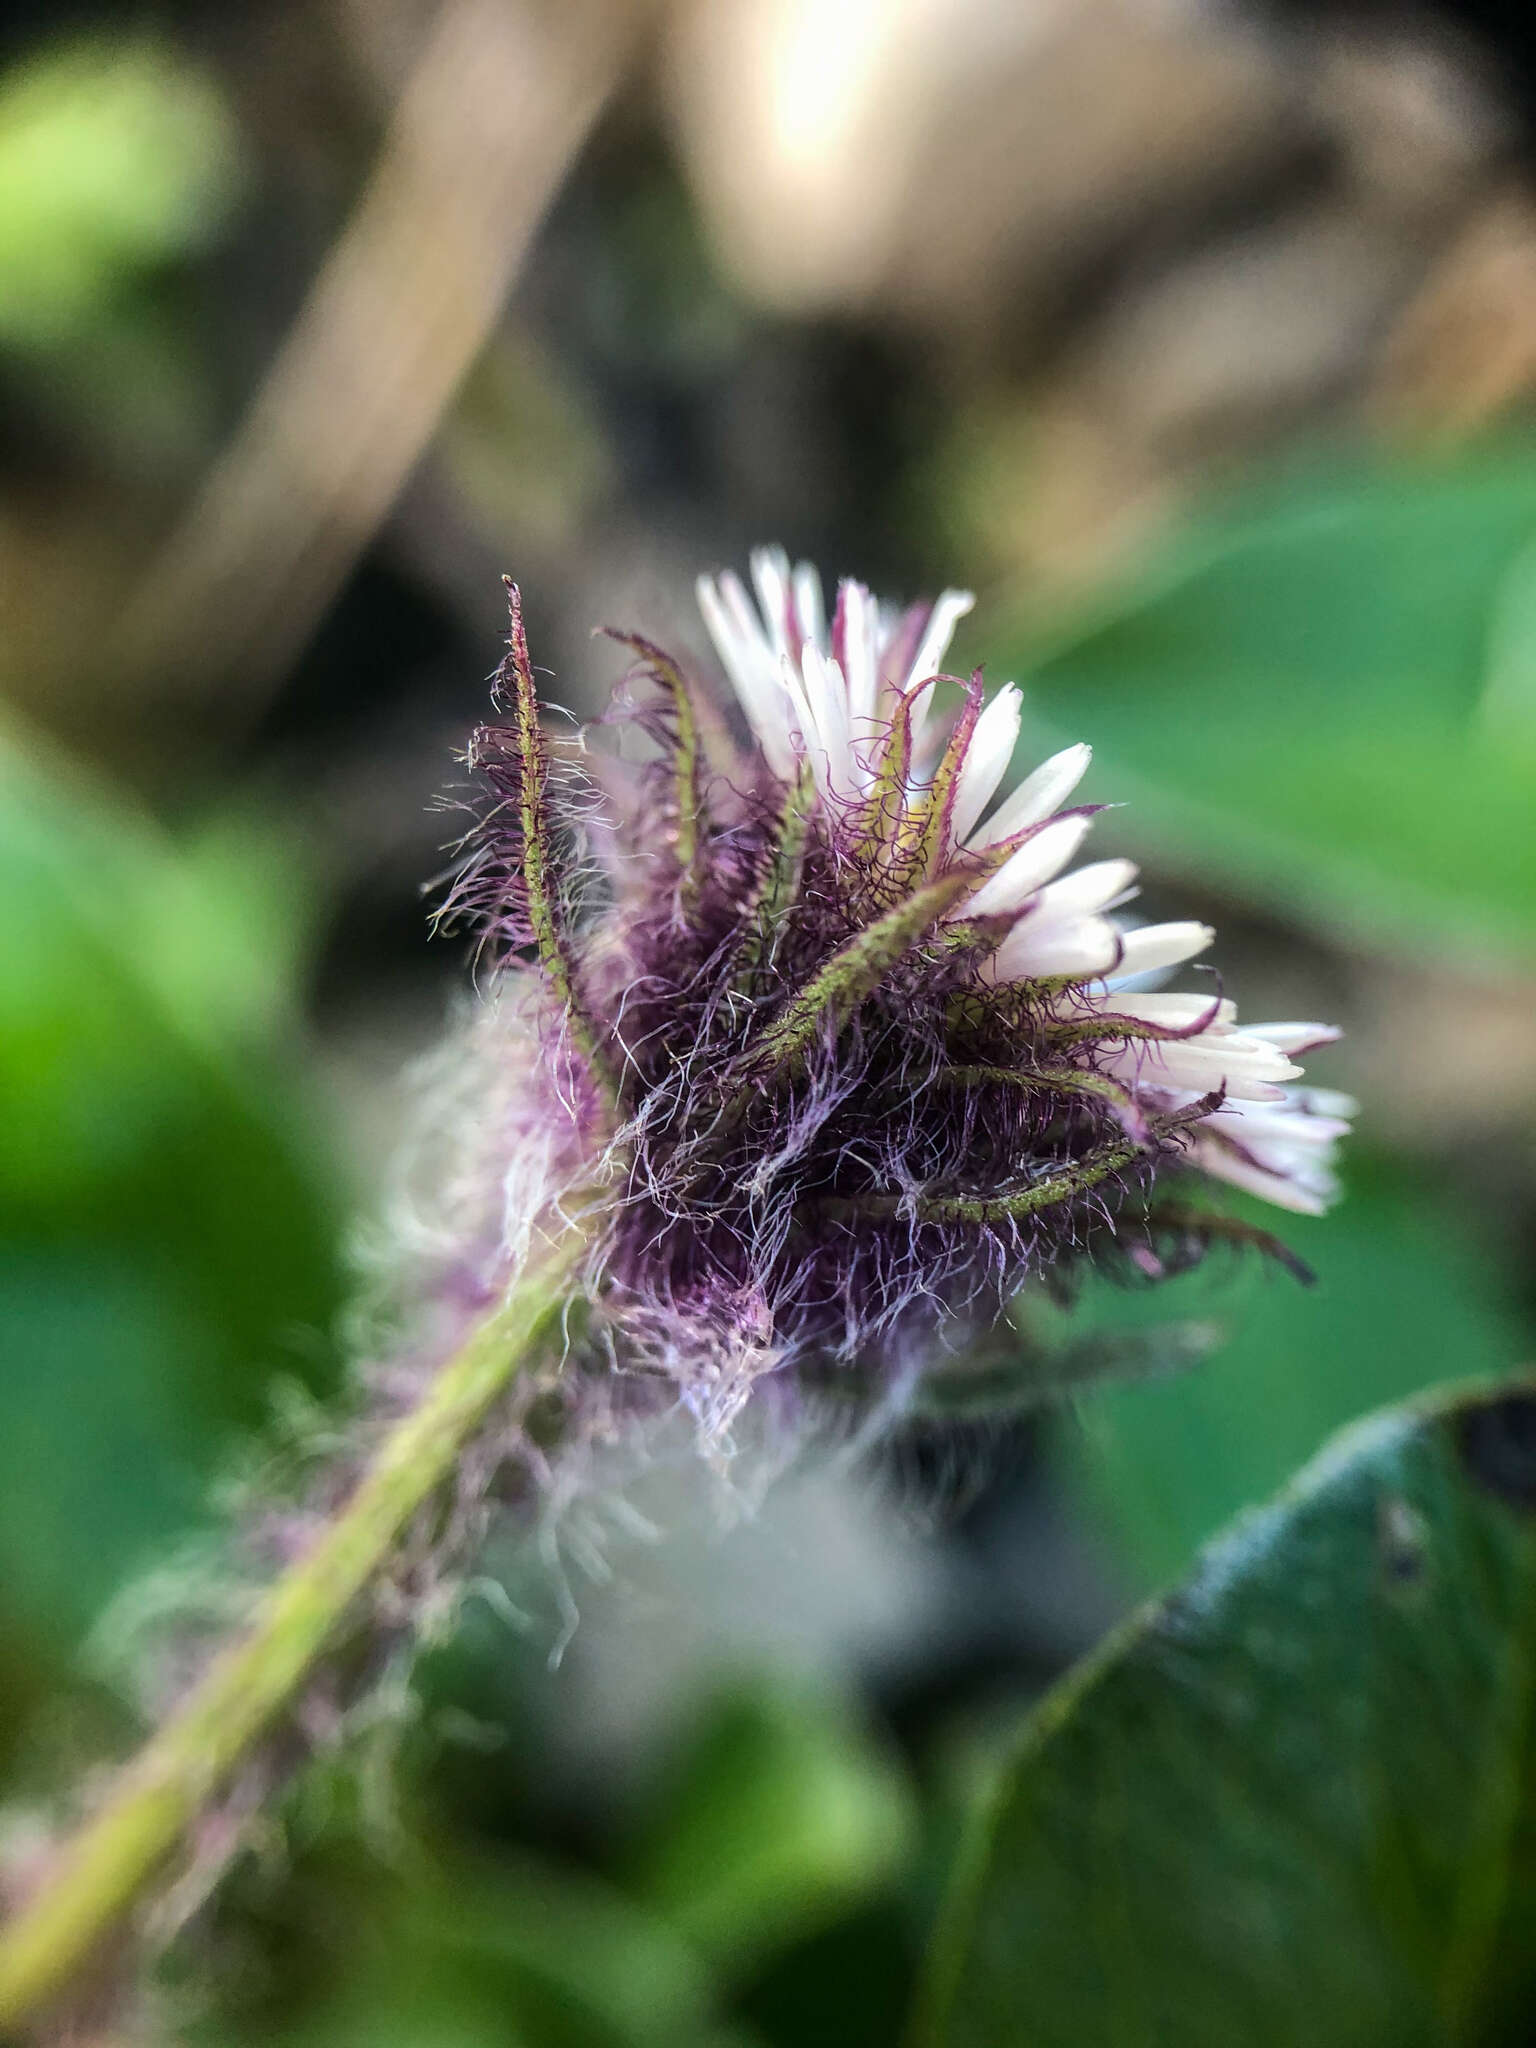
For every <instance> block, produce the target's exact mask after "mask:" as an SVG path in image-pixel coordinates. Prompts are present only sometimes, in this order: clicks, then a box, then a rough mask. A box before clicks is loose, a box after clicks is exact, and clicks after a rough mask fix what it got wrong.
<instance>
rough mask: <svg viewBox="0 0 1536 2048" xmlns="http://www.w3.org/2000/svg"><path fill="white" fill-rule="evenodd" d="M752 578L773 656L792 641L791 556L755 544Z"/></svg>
mask: <svg viewBox="0 0 1536 2048" xmlns="http://www.w3.org/2000/svg"><path fill="white" fill-rule="evenodd" d="M751 569H752V582H753V586H754V588H755V589H756V591H757V601H758V603H759V604H760V605H761V606H762V611H763V623H764V625H766V626H767V628H768V638H769V640H770V642H771V643H772V646H773V652H774V657H775V659H777V658H778V657H779V656H780V655H783V654H788V653H789V652H790V645H789V601H790V600H789V557H788V555H786V554H785V552H784V550H783V549H782V548H754V549H753V550H752V555H751Z"/></svg>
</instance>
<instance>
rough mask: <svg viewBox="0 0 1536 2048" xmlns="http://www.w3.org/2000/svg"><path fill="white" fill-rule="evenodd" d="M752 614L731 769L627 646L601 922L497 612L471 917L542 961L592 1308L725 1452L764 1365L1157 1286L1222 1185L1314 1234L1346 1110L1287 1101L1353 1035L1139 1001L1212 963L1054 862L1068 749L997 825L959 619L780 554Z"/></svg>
mask: <svg viewBox="0 0 1536 2048" xmlns="http://www.w3.org/2000/svg"><path fill="white" fill-rule="evenodd" d="M752 580H753V583H754V586H755V590H756V600H757V601H756V603H755V604H754V602H753V600H752V598H751V597H749V595H748V592H747V590H746V588H745V587H744V586H743V584H742V583H741V582H740V581H739V580H738V579H737V578H736V577H735V576H734V575H732V574H730V573H729V572H727V573H725V574H723V575H721V576H719V577H716V578H709V577H705V578H702V579H701V580H700V583H699V587H698V594H699V603H700V608H701V611H702V614H703V618H704V622H705V625H706V627H707V629H708V631H709V634H710V637H711V639H712V640H713V642H714V645H715V649H716V652H717V653H718V655H719V658H720V661H721V664H722V666H723V668H724V670H725V673H726V676H727V678H728V680H729V682H730V684H731V686H732V688H733V690H734V692H735V695H736V698H737V700H738V702H739V705H740V708H741V711H742V712H743V714H744V715H745V721H746V726H747V729H748V734H749V739H750V744H749V745H748V746H747V747H746V748H745V749H738V748H734V747H732V746H731V745H730V743H728V742H726V741H725V740H724V739H723V738H722V737H720V732H721V728H720V721H719V720H718V718H716V719H713V720H711V719H710V718H707V717H705V716H704V715H702V713H701V710H700V706H699V702H698V700H697V699H696V697H695V694H694V691H693V688H692V687H691V685H690V684H689V682H688V680H687V679H686V678H685V676H684V674H683V672H682V670H681V669H680V668H679V667H678V665H677V664H676V663H675V662H674V661H673V660H671V659H670V658H669V657H668V656H667V655H665V654H663V653H662V652H661V651H660V650H659V649H657V648H655V647H653V646H651V645H650V644H649V643H648V642H645V641H642V640H639V639H636V638H633V637H631V636H622V635H621V636H618V637H620V638H623V639H625V640H626V641H627V644H628V645H629V646H630V647H631V648H632V650H633V651H634V652H635V654H636V655H637V657H638V663H637V669H636V671H635V673H634V674H633V675H632V677H631V679H630V683H629V685H628V687H627V690H626V693H625V696H624V701H623V704H622V705H621V707H620V714H619V715H621V716H625V717H628V718H631V719H633V720H634V721H636V722H638V723H639V724H640V725H641V726H642V727H643V728H644V730H645V731H646V732H647V733H648V734H649V735H650V738H651V740H652V742H653V744H654V749H655V758H654V760H653V761H652V763H651V764H650V766H649V767H648V768H647V769H646V770H645V771H644V772H643V773H642V774H641V776H640V777H639V779H638V781H636V780H633V779H632V780H631V781H630V782H629V783H627V784H625V783H622V782H621V781H620V780H619V779H618V778H616V777H612V776H610V778H609V783H610V787H609V814H608V817H607V820H606V822H596V821H593V822H592V823H591V824H590V826H589V829H590V831H591V833H592V835H593V836H594V837H595V838H596V839H597V840H598V842H599V845H598V847H597V851H598V852H599V853H600V854H602V855H603V856H604V858H603V859H601V860H600V861H599V862H598V863H597V866H598V869H599V871H600V872H601V873H602V874H603V875H604V876H606V886H605V887H604V888H602V889H599V890H595V891H593V890H589V891H588V892H587V893H588V900H587V901H586V902H585V903H584V904H583V903H581V902H578V901H577V900H576V898H575V897H574V896H573V894H572V893H571V892H570V891H569V890H567V889H564V888H562V886H561V884H560V881H559V878H558V874H557V869H558V867H559V863H558V862H557V860H556V846H557V840H558V827H559V822H560V820H559V806H558V805H557V804H556V803H555V800H554V796H553V788H554V784H553V780H552V768H553V764H552V760H551V754H550V747H549V743H548V742H547V740H546V739H545V737H544V735H543V734H542V732H541V730H540V727H539V724H538V717H537V707H536V704H535V701H534V694H533V679H532V671H531V667H530V665H529V661H528V654H527V648H526V645H525V643H524V641H523V636H522V628H521V622H520V616H519V613H518V608H517V602H516V594H515V592H514V594H513V605H514V615H513V635H512V644H511V651H510V652H509V655H508V658H507V662H506V663H505V664H504V666H503V669H502V671H501V673H500V675H499V677H498V697H499V701H500V702H501V703H502V705H503V706H504V708H506V709H508V710H509V711H510V712H511V714H512V715H511V718H510V721H509V723H508V724H505V725H499V726H493V727H487V728H484V729H482V731H481V732H480V733H479V734H478V735H477V736H476V739H475V742H474V745H473V748H472V750H471V755H470V759H471V762H472V764H473V765H475V766H476V767H478V768H479V769H480V771H481V773H482V775H483V776H484V777H485V779H486V780H487V782H488V783H489V785H490V788H491V791H492V793H493V795H494V798H495V799H496V801H495V803H494V804H493V805H492V806H491V807H490V808H489V809H488V810H487V811H486V813H485V815H484V816H483V818H482V821H481V824H480V826H479V828H478V830H477V832H476V833H475V834H474V835H472V839H471V851H470V856H469V859H468V861H467V863H466V865H465V868H464V870H463V872H462V873H461V876H460V879H459V882H458V885H457V889H456V892H455V899H454V900H455V902H456V903H457V904H458V905H459V906H461V907H465V906H467V907H468V908H470V909H471V910H473V911H474V912H475V913H476V914H477V915H478V917H479V919H480V920H481V923H482V925H483V927H484V928H485V930H486V931H487V932H488V933H489V934H491V935H492V936H493V937H495V938H496V939H497V940H498V941H499V942H500V944H501V948H502V965H503V970H504V971H505V972H508V973H516V974H519V975H521V974H523V973H524V972H525V970H526V968H527V967H528V965H529V964H530V963H529V960H528V955H529V953H530V952H532V953H534V954H536V955H537V958H538V961H539V962H540V963H541V964H542V967H543V970H544V975H545V979H546V982H547V984H548V986H549V988H550V990H551V992H552V997H553V1000H552V1001H551V1003H550V1005H549V1009H548V1017H549V1029H550V1033H551V1040H550V1048H549V1049H550V1053H551V1057H550V1059H549V1061H548V1063H547V1067H546V1071H547V1073H548V1075H549V1076H550V1081H549V1085H550V1087H551V1089H552V1091H553V1092H555V1093H557V1094H558V1096H559V1099H560V1101H561V1102H562V1103H563V1104H565V1105H566V1108H567V1110H568V1112H569V1113H570V1114H571V1117H572V1124H571V1129H572V1132H573V1134H574V1136H573V1143H574V1144H575V1147H576V1150H577V1151H578V1152H582V1151H583V1149H584V1150H585V1153H586V1154H588V1155H592V1154H597V1153H600V1154H601V1160H602V1165H601V1171H602V1172H603V1173H604V1174H605V1175H606V1176H607V1182H608V1185H609V1187H610V1188H611V1191H612V1195H611V1201H610V1203H609V1205H608V1214H609V1216H610V1219H611V1221H610V1224H609V1227H608V1228H607V1230H606V1232H605V1233H604V1236H603V1241H602V1245H601V1249H600V1254H599V1257H598V1259H597V1260H596V1262H595V1265H594V1270H593V1274H592V1292H593V1296H594V1300H595V1301H596V1303H597V1305H598V1308H599V1311H600V1313H601V1315H602V1316H603V1317H604V1319H605V1320H606V1324H607V1327H608V1329H609V1332H610V1336H611V1339H612V1341H613V1343H614V1344H615V1345H616V1346H617V1347H618V1348H619V1349H620V1351H622V1352H623V1353H624V1355H625V1356H626V1357H628V1358H630V1359H631V1360H633V1361H634V1362H636V1363H637V1364H640V1365H642V1366H651V1367H653V1368H654V1367H660V1368H662V1369H664V1370H666V1371H668V1372H669V1373H671V1374H673V1375H675V1376H676V1377H677V1378H679V1379H680V1380H681V1381H682V1383H683V1384H684V1386H685V1388H686V1389H687V1391H688V1393H689V1394H690V1396H691V1397H692V1398H693V1399H695V1401H696V1402H697V1403H698V1404H699V1405H701V1406H702V1407H704V1408H705V1409H707V1410H709V1411H710V1412H711V1413H712V1414H713V1415H714V1416H715V1418H716V1419H719V1418H720V1416H722V1415H725V1414H728V1413H729V1411H730V1409H731V1407H732V1406H733V1404H734V1403H735V1402H737V1401H739V1399H740V1398H742V1397H743V1395H744V1392H745V1389H746V1387H747V1386H748V1385H749V1384H750V1383H751V1382H752V1381H753V1380H754V1379H755V1378H756V1377H757V1376H759V1375H760V1374H762V1373H763V1372H764V1371H766V1370H769V1369H772V1368H775V1367H782V1366H785V1365H788V1364H791V1363H795V1364H806V1363H808V1362H812V1361H816V1362H820V1363H822V1364H835V1363H861V1364H865V1365H871V1364H881V1363H884V1362H887V1361H891V1360H895V1361H899V1362H901V1363H904V1364H909V1363H911V1362H912V1361H913V1360H914V1359H918V1358H920V1357H921V1355H922V1354H923V1352H924V1349H925V1347H928V1346H931V1344H932V1342H933V1340H934V1336H935V1333H936V1331H937V1330H938V1328H939V1326H940V1325H941V1324H943V1323H944V1322H946V1321H949V1320H953V1319H956V1318H958V1319H960V1321H961V1323H962V1325H963V1326H970V1325H974V1324H977V1323H980V1322H984V1321H986V1320H988V1319H990V1318H991V1317H992V1316H994V1315H995V1314H996V1313H997V1311H998V1310H999V1308H1000V1306H1001V1304H1002V1302H1003V1301H1004V1300H1005V1299H1006V1297H1007V1295H1008V1293H1009V1292H1010V1291H1012V1290H1013V1289H1015V1288H1017V1287H1018V1286H1020V1285H1021V1284H1023V1283H1025V1282H1026V1281H1029V1280H1032V1279H1037V1278H1045V1277H1046V1276H1050V1277H1051V1278H1052V1279H1053V1280H1054V1281H1059V1280H1060V1279H1062V1278H1063V1277H1066V1276H1069V1275H1070V1274H1071V1272H1072V1270H1073V1269H1074V1268H1075V1267H1077V1266H1080V1265H1081V1264H1082V1263H1083V1262H1084V1261H1087V1260H1093V1259H1100V1260H1105V1259H1107V1260H1110V1261H1112V1262H1119V1263H1122V1264H1124V1263H1127V1262H1129V1264H1131V1265H1133V1266H1134V1267H1136V1268H1137V1269H1139V1270H1140V1271H1142V1272H1156V1271H1158V1270H1160V1269H1161V1268H1162V1266H1163V1265H1164V1264H1165V1263H1166V1261H1167V1258H1168V1256H1169V1253H1170V1251H1176V1252H1177V1253H1178V1255H1179V1256H1181V1257H1182V1256H1187V1255H1188V1252H1189V1250H1190V1248H1191V1247H1192V1246H1193V1247H1198V1245H1199V1244H1200V1243H1201V1242H1202V1241H1204V1240H1206V1239H1208V1238H1209V1237H1210V1236H1211V1235H1214V1234H1217V1233H1218V1231H1219V1230H1220V1228H1221V1222H1220V1218H1219V1216H1218V1215H1217V1214H1216V1213H1215V1212H1210V1213H1205V1212H1201V1211H1200V1210H1199V1209H1198V1208H1191V1206H1190V1204H1189V1202H1188V1201H1187V1200H1186V1199H1183V1196H1184V1195H1186V1194H1187V1192H1188V1188H1189V1186H1190V1185H1191V1184H1193V1183H1195V1182H1197V1181H1198V1179H1199V1177H1200V1176H1202V1175H1204V1176H1214V1177H1216V1178H1218V1179H1222V1180H1226V1181H1229V1182H1232V1183H1234V1184H1236V1185H1237V1186H1239V1187H1243V1188H1246V1189H1248V1190H1250V1191H1252V1192H1254V1193H1257V1194H1260V1195H1263V1196H1264V1197H1266V1198H1267V1199H1268V1200H1270V1201H1272V1202H1275V1203H1278V1204H1280V1205H1281V1206H1283V1207H1286V1208H1290V1209H1293V1210H1299V1211H1306V1212H1316V1211H1319V1210H1321V1209H1322V1208H1323V1207H1324V1206H1326V1204H1327V1202H1328V1201H1329V1199H1330V1198H1331V1196H1332V1194H1333V1192H1334V1185H1333V1180H1332V1175H1331V1168H1330V1155H1331V1149H1332V1146H1333V1143H1334V1140H1335V1139H1336V1138H1337V1137H1338V1136H1339V1135H1340V1134H1341V1133H1342V1131H1343V1130H1344V1128H1345V1126H1346V1119H1347V1117H1348V1114H1349V1112H1350V1108H1351V1105H1350V1104H1349V1103H1348V1102H1347V1101H1346V1100H1345V1099H1344V1098H1343V1097H1341V1096H1337V1095H1333V1094H1328V1093H1317V1092H1311V1093H1309V1092H1304V1091H1301V1090H1298V1089H1296V1088H1295V1087H1294V1086H1293V1085H1292V1084H1294V1083H1295V1082H1296V1081H1297V1080H1298V1079H1299V1078H1300V1074H1301V1069H1300V1068H1299V1066H1297V1065H1296V1063H1295V1055H1296V1054H1298V1053H1302V1052H1305V1051H1307V1050H1309V1049H1310V1048H1312V1047H1314V1046H1318V1045H1322V1044H1326V1043H1327V1042H1328V1041H1329V1040H1331V1039H1332V1038H1333V1037H1334V1036H1335V1035H1336V1034H1335V1033H1334V1032H1333V1031H1332V1030H1331V1029H1330V1028H1329V1027H1327V1026H1325V1025H1320V1024H1269V1025H1259V1026H1247V1027H1242V1028H1240V1027H1239V1026H1238V1024H1237V1021H1236V1012H1235V1009H1234V1006H1233V1004H1232V1003H1231V1002H1230V1001H1228V1000H1226V999H1225V998H1223V997H1222V996H1221V995H1219V994H1207V993H1203V992H1202V993H1191V994H1178V993H1167V992H1162V991H1159V992H1154V993H1146V992H1144V988H1145V981H1146V980H1147V978H1151V977H1156V976H1159V975H1164V974H1166V973H1167V972H1168V971H1170V970H1172V969H1176V968H1179V967H1182V966H1184V965H1185V964H1186V963H1187V962H1189V961H1191V960H1193V959H1194V958H1195V957H1196V955H1198V954H1200V953H1202V952H1204V951H1205V949H1206V948H1207V947H1208V946H1209V945H1210V944H1211V941H1212V939H1213V937H1214V934H1213V933H1212V931H1211V930H1210V928H1209V927H1208V926H1206V925H1203V924H1197V923H1172V924H1157V925H1141V926H1136V925H1134V924H1132V923H1130V922H1128V921H1126V920H1125V919H1124V918H1122V917H1121V916H1119V915H1117V913H1119V912H1121V911H1122V910H1123V909H1124V906H1125V905H1126V903H1127V902H1128V901H1129V900H1130V898H1131V897H1132V895H1133V894H1134V889H1133V883H1134V880H1135V873H1136V871H1135V868H1134V867H1133V866H1132V864H1131V863H1130V862H1128V861H1123V860H1101V861H1095V862H1091V863H1089V864H1088V865H1085V866H1081V867H1077V868H1075V869H1074V868H1070V867H1069V863H1070V862H1071V861H1072V860H1073V858H1074V857H1075V856H1076V855H1077V853H1078V851H1079V849H1080V848H1081V846H1082V844H1083V841H1084V839H1085V837H1086V835H1087V833H1088V831H1089V829H1090V827H1091V824H1092V821H1093V817H1094V810H1095V807H1093V806H1088V805H1080V804H1079V805H1073V804H1072V803H1071V802H1070V799H1071V798H1072V797H1073V795H1074V793H1075V791H1076V789H1077V786H1078V784H1079V782H1080V781H1081V779H1082V777H1083V774H1084V772H1085V770H1086V769H1087V766H1088V762H1089V750H1088V748H1087V747H1085V746H1073V747H1068V748H1067V749H1065V750H1064V751H1063V752H1061V753H1059V754H1056V755H1054V756H1053V757H1052V758H1051V759H1049V760H1047V761H1045V762H1044V763H1042V764H1041V765H1040V766H1038V767H1037V768H1035V769H1034V770H1033V772H1032V773H1030V774H1028V775H1027V776H1025V778H1024V779H1023V780H1022V781H1021V782H1020V783H1019V784H1018V786H1017V787H1016V788H1014V789H1013V790H1011V791H1010V792H1008V793H1007V794H1005V795H1003V796H1002V797H1001V800H999V791H1000V789H1001V787H1002V783H1003V779H1004V777H1005V775H1006V773H1007V770H1008V766H1009V763H1010V761H1011V759H1012V756H1013V753H1014V749H1015V745H1016V743H1017V740H1018V736H1019V730H1020V721H1021V709H1022V702H1021V698H1020V694H1019V692H1018V690H1017V689H1016V688H1015V687H1014V686H1013V685H1012V684H1008V685H1005V686H1004V687H1003V688H1002V689H1000V690H998V691H997V692H995V693H994V694H993V695H992V696H991V698H990V699H988V698H987V697H986V695H985V693H984V690H983V685H982V680H981V676H980V673H979V672H977V673H976V674H973V675H972V676H971V677H969V679H961V678H955V677H949V678H946V677H944V675H943V673H942V668H941V664H942V662H943V660H944V657H945V655H946V652H947V650H948V646H949V642H950V639H951V637H952V635H953V632H954V629H955V626H956V625H957V623H958V622H959V620H960V619H961V618H962V617H963V616H964V615H965V613H966V612H967V611H968V610H969V609H970V606H971V602H972V600H971V598H970V596H969V594H968V593H965V592H961V591H946V592H945V593H944V594H943V596H941V597H940V598H939V599H938V601H937V602H936V603H934V604H932V605H917V606H913V607H911V608H910V609H908V610H906V611H903V612H898V611H895V610H892V609H889V608H887V607H884V606H881V605H880V604H878V603H877V602H876V601H875V600H874V598H872V596H871V595H870V593H869V591H868V590H867V589H865V587H864V586H863V585H862V584H859V583H855V582H851V581H845V582H844V583H842V584H841V585H840V586H839V589H838V592H837V597H836V601H835V604H834V605H833V606H832V607H831V609H830V613H829V611H828V608H827V606H826V604H825V603H824V598H823V591H822V586H821V582H820V579H819V578H818V577H817V575H816V572H815V571H814V570H813V569H811V568H809V567H808V566H806V565H804V564H802V565H800V566H798V567H794V568H792V567H791V566H790V563H789V561H788V559H787V557H786V556H784V555H783V554H782V552H780V551H778V550H769V549H764V550H760V551H759V552H758V553H757V554H756V555H754V557H753V560H752ZM946 682H947V683H948V684H950V685H953V686H955V687H956V688H957V689H958V692H959V708H958V710H957V711H955V712H954V713H953V715H952V716H950V717H949V718H948V719H947V720H946V719H942V718H941V717H940V716H939V711H938V699H939V696H940V688H939V686H940V685H941V683H946ZM593 772H595V771H593ZM583 1170H585V1169H583ZM1173 1181H1177V1182H1181V1183H1183V1186H1182V1187H1181V1188H1180V1189H1179V1196H1180V1199H1178V1200H1176V1201H1173V1202H1171V1203H1170V1202H1168V1201H1167V1200H1166V1199H1165V1197H1166V1193H1167V1189H1168V1184H1169V1183H1170V1182H1173Z"/></svg>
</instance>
